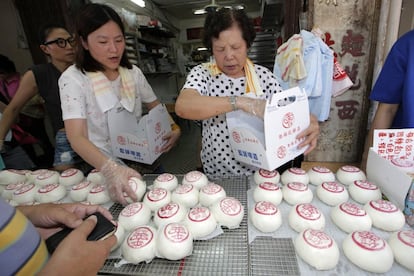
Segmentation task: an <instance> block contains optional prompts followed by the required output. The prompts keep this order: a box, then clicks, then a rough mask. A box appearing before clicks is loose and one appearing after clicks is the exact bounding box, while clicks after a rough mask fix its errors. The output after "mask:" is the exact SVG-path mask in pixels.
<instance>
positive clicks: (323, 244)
mask: <svg viewBox="0 0 414 276" xmlns="http://www.w3.org/2000/svg"><path fill="white" fill-rule="evenodd" d="M295 250H296V252H297V253H298V255H299V257H301V258H302V259H303V260H304V261H305V262H306V263H308V264H309V265H310V266H312V267H314V268H316V269H317V270H330V269H333V268H335V267H336V265H337V264H338V262H339V248H338V245H337V244H336V242H335V240H334V239H332V238H331V237H330V236H329V235H328V234H326V233H325V232H323V231H321V230H314V229H305V230H303V231H302V232H300V233H299V235H298V236H297V237H296V239H295Z"/></svg>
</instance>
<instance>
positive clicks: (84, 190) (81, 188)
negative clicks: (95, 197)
mask: <svg viewBox="0 0 414 276" xmlns="http://www.w3.org/2000/svg"><path fill="white" fill-rule="evenodd" d="M94 185H95V184H94V183H93V182H92V181H88V180H85V181H82V182H80V183H79V184H75V185H73V186H72V189H70V191H69V196H70V198H71V199H72V200H73V201H75V202H81V201H85V200H86V198H87V197H88V194H89V191H90V190H91V189H92V187H93V186H94Z"/></svg>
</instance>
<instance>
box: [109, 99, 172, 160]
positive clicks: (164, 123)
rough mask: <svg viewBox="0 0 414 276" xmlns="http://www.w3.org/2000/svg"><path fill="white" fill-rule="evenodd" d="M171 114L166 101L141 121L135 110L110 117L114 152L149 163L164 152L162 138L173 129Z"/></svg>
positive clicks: (120, 155)
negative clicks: (133, 112) (162, 150)
mask: <svg viewBox="0 0 414 276" xmlns="http://www.w3.org/2000/svg"><path fill="white" fill-rule="evenodd" d="M168 116H169V114H168V111H167V109H166V107H165V106H164V105H162V104H160V105H157V106H156V107H154V108H153V109H151V110H150V111H149V113H148V114H146V115H144V116H143V117H142V118H141V119H140V120H139V121H138V122H137V120H136V118H135V116H134V115H133V114H129V115H127V116H118V117H113V118H110V117H109V116H108V124H109V125H110V126H111V131H110V136H111V146H112V151H113V154H114V155H115V156H117V157H120V158H125V159H129V160H133V161H137V162H141V163H145V164H152V163H154V161H155V160H156V159H157V158H158V157H159V156H160V155H161V151H160V149H161V147H162V146H163V144H164V143H165V141H164V140H163V139H162V137H163V136H165V135H166V134H167V133H168V132H170V131H171V125H170V120H169V117H168Z"/></svg>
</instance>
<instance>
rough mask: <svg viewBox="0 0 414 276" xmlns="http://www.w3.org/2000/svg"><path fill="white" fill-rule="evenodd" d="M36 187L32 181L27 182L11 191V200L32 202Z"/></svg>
mask: <svg viewBox="0 0 414 276" xmlns="http://www.w3.org/2000/svg"><path fill="white" fill-rule="evenodd" d="M37 189H38V187H37V186H36V185H35V184H34V183H27V184H25V185H23V186H21V187H20V188H19V189H17V190H16V191H14V192H13V198H12V200H13V201H15V202H17V204H28V203H33V202H34V200H35V194H36V192H37Z"/></svg>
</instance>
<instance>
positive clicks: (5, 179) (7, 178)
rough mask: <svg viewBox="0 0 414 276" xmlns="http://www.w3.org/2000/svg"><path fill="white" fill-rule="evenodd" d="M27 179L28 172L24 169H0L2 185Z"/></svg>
mask: <svg viewBox="0 0 414 276" xmlns="http://www.w3.org/2000/svg"><path fill="white" fill-rule="evenodd" d="M25 180H26V173H25V171H23V170H14V169H6V170H2V171H0V185H3V186H6V185H9V184H12V183H16V182H21V181H25Z"/></svg>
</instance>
